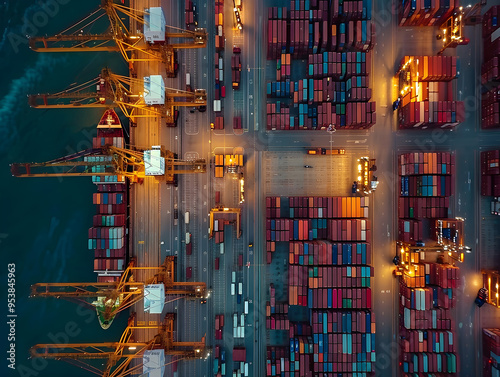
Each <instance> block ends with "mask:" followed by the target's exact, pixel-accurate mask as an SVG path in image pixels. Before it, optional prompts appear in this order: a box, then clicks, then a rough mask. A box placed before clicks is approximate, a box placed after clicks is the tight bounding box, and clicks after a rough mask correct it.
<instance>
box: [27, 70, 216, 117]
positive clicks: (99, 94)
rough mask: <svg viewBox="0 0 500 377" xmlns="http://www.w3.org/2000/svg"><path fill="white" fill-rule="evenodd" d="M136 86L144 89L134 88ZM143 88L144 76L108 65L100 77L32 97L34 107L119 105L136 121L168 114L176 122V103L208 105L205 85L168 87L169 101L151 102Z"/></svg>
mask: <svg viewBox="0 0 500 377" xmlns="http://www.w3.org/2000/svg"><path fill="white" fill-rule="evenodd" d="M133 87H134V88H137V87H139V88H141V90H140V91H137V89H135V90H134V89H133ZM143 88H144V81H143V80H140V79H133V78H129V77H126V76H121V75H117V74H115V73H113V72H111V70H109V69H107V68H104V69H103V70H102V71H101V74H100V75H99V76H98V77H97V78H95V79H92V80H90V81H87V82H86V83H83V84H79V85H74V86H71V87H70V88H68V89H66V90H63V91H61V92H58V93H53V94H32V95H29V96H28V99H29V104H30V106H31V107H34V108H42V109H52V108H73V109H74V108H78V109H79V108H88V107H103V108H109V107H119V108H120V109H121V110H122V112H123V114H125V116H127V117H128V118H129V119H130V120H131V122H132V123H134V124H135V123H136V119H137V118H152V117H153V118H155V117H161V118H165V120H166V123H167V124H168V125H175V121H176V111H175V107H178V106H195V107H201V106H206V105H207V95H206V91H205V90H204V89H195V90H194V91H193V92H188V91H185V90H179V89H172V88H165V104H163V105H147V104H146V102H145V99H144V96H145V93H144V92H143V90H144V89H143Z"/></svg>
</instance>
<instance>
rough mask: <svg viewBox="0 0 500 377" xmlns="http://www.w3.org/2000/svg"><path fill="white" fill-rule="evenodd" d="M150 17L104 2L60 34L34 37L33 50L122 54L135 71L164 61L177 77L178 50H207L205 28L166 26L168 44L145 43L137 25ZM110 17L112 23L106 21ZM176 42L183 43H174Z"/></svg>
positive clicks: (144, 22)
mask: <svg viewBox="0 0 500 377" xmlns="http://www.w3.org/2000/svg"><path fill="white" fill-rule="evenodd" d="M147 14H148V13H147V12H146V11H143V10H137V9H132V8H129V7H126V6H124V5H121V4H115V3H114V2H113V0H102V1H101V5H100V7H99V8H98V9H97V10H96V11H94V12H92V13H91V14H90V15H88V16H86V17H85V18H83V19H82V20H80V21H78V22H77V23H76V24H74V25H72V26H70V27H69V28H67V29H65V30H63V31H62V32H60V33H59V34H56V35H54V36H43V37H32V38H30V47H31V49H32V50H34V51H39V52H82V51H94V52H97V51H119V52H120V53H121V54H122V56H123V57H124V58H125V60H126V61H127V62H128V63H129V65H130V66H131V68H133V65H132V64H131V63H133V62H137V61H161V62H163V63H164V64H165V65H166V70H167V74H168V76H169V77H174V76H175V73H176V69H175V65H176V62H175V53H174V51H175V50H177V49H186V48H203V47H206V45H207V32H206V30H205V29H203V28H196V29H195V30H194V31H191V30H185V29H180V28H175V27H172V26H166V31H165V40H166V41H165V43H154V44H150V43H148V42H147V41H146V40H145V38H144V34H143V33H141V32H140V31H137V29H138V27H137V26H139V27H141V26H142V27H143V26H144V25H145V24H146V23H147V21H145V19H144V18H145V15H147ZM106 16H107V19H108V22H106V21H105V20H106ZM122 16H126V17H128V18H129V20H130V26H129V27H127V26H126V25H125V23H124V21H123V19H122ZM106 24H107V30H106V31H105V32H103V33H97V34H96V33H91V30H95V29H96V28H98V27H99V26H101V27H105V26H106ZM168 29H169V30H171V31H168ZM133 30H136V31H135V32H134V31H133ZM172 39H182V40H183V41H182V42H173V41H172Z"/></svg>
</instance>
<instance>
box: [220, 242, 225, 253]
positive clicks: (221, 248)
mask: <svg viewBox="0 0 500 377" xmlns="http://www.w3.org/2000/svg"><path fill="white" fill-rule="evenodd" d="M220 253H221V254H224V242H222V243H221V244H220Z"/></svg>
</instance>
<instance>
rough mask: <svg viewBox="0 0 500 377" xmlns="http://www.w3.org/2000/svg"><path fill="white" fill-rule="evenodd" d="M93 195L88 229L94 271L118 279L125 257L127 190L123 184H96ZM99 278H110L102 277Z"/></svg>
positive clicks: (123, 266) (123, 267)
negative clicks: (94, 209) (95, 212)
mask: <svg viewBox="0 0 500 377" xmlns="http://www.w3.org/2000/svg"><path fill="white" fill-rule="evenodd" d="M97 190H98V192H97V193H94V194H93V204H95V205H96V209H97V215H95V216H94V217H93V227H92V228H89V231H88V249H89V250H93V251H94V272H97V273H98V279H100V278H99V276H100V275H113V278H112V279H111V280H115V279H118V278H119V276H120V273H121V271H123V270H124V269H125V266H126V265H125V262H126V258H127V232H126V229H127V227H126V210H127V191H126V185H123V184H99V185H97ZM102 279H106V281H108V280H109V278H106V277H103V278H102Z"/></svg>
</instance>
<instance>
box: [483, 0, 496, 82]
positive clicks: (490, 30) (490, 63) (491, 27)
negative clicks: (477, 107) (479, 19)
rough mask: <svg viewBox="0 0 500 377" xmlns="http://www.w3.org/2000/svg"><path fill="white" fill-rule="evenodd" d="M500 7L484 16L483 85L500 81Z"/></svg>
mask: <svg viewBox="0 0 500 377" xmlns="http://www.w3.org/2000/svg"><path fill="white" fill-rule="evenodd" d="M499 14H500V6H499V5H494V6H492V7H491V8H490V9H488V10H487V11H486V13H485V14H484V15H483V53H484V59H483V64H482V66H481V83H482V84H483V85H486V84H488V83H489V82H491V81H499V79H500V76H499V72H498V58H499V56H500V39H498V37H499V35H500V34H499V26H500V25H499V24H498V16H499Z"/></svg>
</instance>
